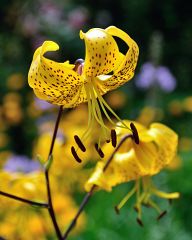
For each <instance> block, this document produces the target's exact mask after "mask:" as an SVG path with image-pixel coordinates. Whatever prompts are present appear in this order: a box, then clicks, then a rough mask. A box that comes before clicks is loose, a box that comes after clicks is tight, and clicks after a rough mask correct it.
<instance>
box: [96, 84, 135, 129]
mask: <svg viewBox="0 0 192 240" xmlns="http://www.w3.org/2000/svg"><path fill="white" fill-rule="evenodd" d="M93 86H94V89H95V91H96V93H97V97H98V99H99V102H100V103H101V102H102V103H103V104H104V106H105V107H106V108H107V109H108V110H109V111H110V112H111V113H112V114H113V115H114V116H115V117H116V119H117V120H118V121H119V122H121V123H122V124H123V125H124V127H125V128H126V129H129V130H131V129H130V128H129V127H128V126H127V125H126V124H125V123H124V122H123V121H122V120H121V119H120V117H119V116H118V115H117V114H116V113H115V112H114V111H113V109H112V108H111V107H110V106H109V105H108V104H107V102H106V101H105V100H104V98H103V97H102V96H101V94H100V92H99V91H98V89H97V86H96V85H95V83H94V81H93ZM121 127H122V126H121Z"/></svg>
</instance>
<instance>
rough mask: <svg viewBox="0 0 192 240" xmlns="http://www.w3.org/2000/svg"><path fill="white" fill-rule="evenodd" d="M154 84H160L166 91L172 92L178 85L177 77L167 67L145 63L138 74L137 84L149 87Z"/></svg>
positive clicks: (145, 87) (144, 87) (140, 86)
mask: <svg viewBox="0 0 192 240" xmlns="http://www.w3.org/2000/svg"><path fill="white" fill-rule="evenodd" d="M154 85H158V86H159V87H160V88H161V89H162V90H163V91H165V92H172V91H173V90H174V89H175V87H176V79H175V77H174V76H173V75H172V73H171V72H170V70H169V69H168V68H167V67H165V66H157V67H156V66H154V65H153V64H152V63H150V62H147V63H144V64H143V66H142V67H141V70H140V73H139V74H138V75H137V78H136V86H137V87H139V88H143V89H148V88H150V87H152V86H154Z"/></svg>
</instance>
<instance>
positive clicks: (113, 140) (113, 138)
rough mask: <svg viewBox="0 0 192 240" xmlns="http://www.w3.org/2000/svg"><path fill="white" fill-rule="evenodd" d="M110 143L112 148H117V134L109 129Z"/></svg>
mask: <svg viewBox="0 0 192 240" xmlns="http://www.w3.org/2000/svg"><path fill="white" fill-rule="evenodd" d="M111 143H112V146H113V147H114V148H115V147H116V146H117V134H116V131H115V129H111Z"/></svg>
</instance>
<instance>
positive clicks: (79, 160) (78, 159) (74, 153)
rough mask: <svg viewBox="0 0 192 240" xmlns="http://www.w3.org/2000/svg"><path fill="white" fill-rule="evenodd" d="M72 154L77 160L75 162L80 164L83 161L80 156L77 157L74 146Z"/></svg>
mask: <svg viewBox="0 0 192 240" xmlns="http://www.w3.org/2000/svg"><path fill="white" fill-rule="evenodd" d="M71 153H72V154H73V157H74V158H75V160H76V161H77V162H78V163H81V162H82V160H81V159H80V158H79V156H78V155H77V153H76V151H75V148H74V147H73V146H72V147H71Z"/></svg>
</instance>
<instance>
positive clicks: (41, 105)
mask: <svg viewBox="0 0 192 240" xmlns="http://www.w3.org/2000/svg"><path fill="white" fill-rule="evenodd" d="M34 101H35V107H36V108H37V109H40V110H42V111H47V110H50V109H53V108H54V105H53V104H51V103H48V102H46V101H44V100H41V99H39V98H37V97H35V99H34Z"/></svg>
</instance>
